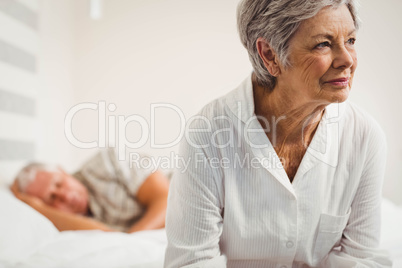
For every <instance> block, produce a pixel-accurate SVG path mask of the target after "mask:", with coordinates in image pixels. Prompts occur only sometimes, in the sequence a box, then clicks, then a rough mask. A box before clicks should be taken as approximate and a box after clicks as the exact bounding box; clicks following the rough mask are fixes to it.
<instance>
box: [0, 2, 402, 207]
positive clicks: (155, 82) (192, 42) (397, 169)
mask: <svg viewBox="0 0 402 268" xmlns="http://www.w3.org/2000/svg"><path fill="white" fill-rule="evenodd" d="M19 1H21V2H23V3H25V4H26V5H31V7H32V8H34V9H35V8H37V9H38V12H39V13H40V25H39V41H40V42H39V44H40V45H39V46H38V48H37V49H38V53H39V57H38V58H39V63H38V77H39V78H38V79H37V78H35V79H37V80H35V81H36V82H34V83H33V85H34V87H35V90H36V91H35V92H33V93H27V94H28V95H29V94H34V96H36V95H35V94H37V95H38V105H37V107H38V111H37V117H38V121H39V124H40V127H39V128H37V129H35V130H34V131H33V133H34V134H32V135H37V137H38V139H39V145H40V146H39V150H38V151H37V156H36V157H37V158H38V159H40V160H45V161H51V162H58V163H62V164H63V165H64V166H65V167H66V168H67V170H71V171H72V170H73V169H74V168H76V167H78V166H79V164H80V163H82V161H84V160H85V159H86V158H87V157H88V156H89V155H90V154H91V153H92V152H93V150H82V149H77V148H75V147H74V146H73V145H71V144H69V143H68V141H67V140H66V138H65V136H64V117H65V115H66V113H67V111H68V109H69V108H70V107H72V106H73V105H74V104H78V103H82V102H93V103H97V102H98V101H101V100H105V101H106V102H107V103H114V104H116V106H117V110H116V111H115V112H107V115H108V116H117V115H124V116H128V115H133V114H137V115H141V116H143V117H144V118H145V119H146V120H147V122H150V118H149V117H150V104H151V103H158V102H167V103H172V104H174V105H177V106H178V107H180V109H181V110H182V111H183V112H184V114H185V115H186V117H189V116H191V115H193V114H194V113H196V112H197V111H198V110H199V109H200V108H201V107H202V106H204V105H205V104H206V103H208V102H209V101H211V100H212V99H214V98H216V97H219V96H221V95H222V94H224V93H226V92H227V91H229V90H231V89H232V88H233V87H235V86H236V85H237V84H238V83H239V82H240V81H241V80H243V78H244V77H245V76H246V75H247V74H248V73H249V71H250V70H251V67H250V63H249V60H248V57H247V53H246V51H245V50H244V49H243V47H242V46H241V44H240V42H239V40H238V36H237V32H236V21H235V9H236V5H237V2H238V1H237V0H236V1H232V0H220V1H213V0H204V1H186V0H169V1H162V0H135V1H134V0H104V14H103V17H102V18H101V20H97V21H94V20H91V19H90V18H89V12H88V11H89V10H88V6H89V1H84V0H58V1H53V0H38V1H32V0H29V1H28V0H19ZM32 3H33V4H32ZM35 3H37V4H36V5H35ZM400 10H402V2H400V1H398V0H388V1H386V2H384V3H382V2H381V3H380V2H378V1H374V0H365V1H362V7H361V12H360V14H361V18H362V20H363V27H362V29H361V31H360V33H359V37H358V43H357V44H358V45H357V46H358V51H359V67H358V73H357V75H356V76H355V82H354V88H353V92H352V94H351V99H352V100H353V101H354V102H356V103H357V104H358V105H360V106H361V107H363V108H364V109H366V110H367V111H368V112H369V113H370V114H372V115H373V116H374V117H375V118H376V119H377V120H378V121H379V123H380V125H381V126H382V127H383V129H384V131H385V133H386V135H387V138H388V144H389V153H388V166H387V173H386V180H385V184H384V194H385V196H387V197H389V198H391V199H392V200H393V201H395V202H397V203H399V204H402V196H401V195H400V194H399V192H400V191H401V190H402V181H401V173H402V165H401V164H400V163H401V162H402V142H401V140H400V138H399V137H401V136H402V126H401V123H400V122H401V120H400V119H399V116H401V112H400V110H399V107H400V104H399V102H400V100H401V99H402V93H401V91H400V90H399V88H400V86H399V85H400V83H399V73H398V72H399V71H400V62H402V51H401V50H400V48H399V44H400V43H401V41H402V19H401V17H400V14H399V12H400ZM11 29H13V28H11V27H10V31H9V32H7V31H5V30H4V29H3V31H0V35H1V36H3V35H4V36H7V35H9V34H12V33H13V32H12V31H11ZM7 38H8V37H7ZM21 40H22V39H21ZM21 43H24V42H23V41H21ZM22 46H23V44H22ZM0 67H1V66H0ZM2 81H3V84H4V81H7V80H6V79H3V80H2ZM24 81H28V80H27V79H25V80H21V83H23V82H24ZM38 81H39V82H38ZM35 83H38V84H37V85H36V84H35ZM97 121H98V115H97V112H96V111H91V110H86V111H83V112H80V113H79V114H77V116H76V117H74V120H73V124H72V127H73V131H74V134H75V135H76V136H77V137H78V138H79V139H81V140H85V141H92V140H96V139H97V135H98V130H97V127H98V123H97ZM179 126H180V124H179V120H178V116H177V114H175V113H174V112H173V111H172V110H170V111H169V110H166V109H165V110H160V111H159V112H157V116H156V133H157V135H156V141H157V142H159V143H165V142H169V141H172V140H173V139H174V138H175V137H176V135H177V134H178V128H179ZM9 132H10V131H9ZM20 132H21V131H20ZM139 132H140V128H139V126H138V124H134V123H132V124H130V125H129V126H128V127H127V136H128V137H129V138H130V139H131V140H132V141H135V140H138V138H139ZM2 133H5V132H4V130H3V132H2ZM35 133H36V134H35ZM9 134H10V133H9ZM7 135H8V134H7ZM15 135H17V136H18V135H20V136H24V134H23V133H22V134H21V133H15ZM149 147H150V146H149V142H147V144H146V145H145V146H143V147H142V148H141V150H142V151H145V152H148V153H151V154H154V155H167V154H168V153H169V151H171V150H172V151H176V150H177V146H174V147H172V148H168V149H163V150H152V149H151V148H149ZM0 168H1V166H0ZM0 175H1V174H0Z"/></svg>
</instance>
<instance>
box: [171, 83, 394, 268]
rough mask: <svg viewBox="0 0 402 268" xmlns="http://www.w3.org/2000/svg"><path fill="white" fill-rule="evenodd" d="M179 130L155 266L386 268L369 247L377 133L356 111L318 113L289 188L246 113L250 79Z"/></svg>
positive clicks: (375, 208)
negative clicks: (159, 261)
mask: <svg viewBox="0 0 402 268" xmlns="http://www.w3.org/2000/svg"><path fill="white" fill-rule="evenodd" d="M187 123H188V124H187V129H186V135H185V137H186V138H185V139H184V140H183V141H182V144H181V149H180V156H181V157H183V159H184V161H188V163H189V165H188V166H184V165H183V167H182V168H179V169H178V170H176V172H175V174H174V176H173V179H172V182H171V186H170V192H169V199H168V211H167V217H166V231H167V237H168V247H167V250H166V257H165V267H183V266H186V267H233V268H234V267H239V268H240V267H241V268H248V267H250V268H251V267H264V268H269V267H277V268H285V267H287V268H290V267H293V268H294V267H325V268H327V267H334V268H335V267H336V268H338V267H391V266H392V263H391V261H390V260H389V259H388V255H387V254H386V252H384V251H382V250H379V249H378V248H377V247H378V245H379V240H380V215H381V211H380V205H381V189H382V182H383V175H384V169H385V158H386V141H385V136H384V134H383V132H382V130H381V129H380V127H379V126H378V124H377V123H376V122H375V121H374V120H373V119H372V118H371V117H369V116H368V115H367V114H365V113H364V112H362V111H361V110H360V109H358V108H357V107H356V106H354V105H352V104H351V103H349V102H344V103H341V104H331V105H329V106H327V107H326V108H325V112H324V115H323V118H322V119H321V121H320V123H319V125H318V128H317V130H316V133H315V134H314V137H313V139H312V141H311V143H310V145H309V147H308V149H307V151H306V153H305V155H304V157H303V159H302V162H301V164H300V166H299V168H298V170H297V173H296V175H295V177H294V180H293V183H291V182H290V180H289V178H288V176H287V174H286V172H285V170H284V168H283V167H282V165H281V162H280V160H279V158H278V156H277V154H276V152H275V150H274V149H273V147H272V144H271V142H270V141H269V139H268V138H267V135H266V134H265V132H264V130H263V129H262V127H261V125H260V123H259V122H258V120H257V118H256V115H255V114H254V101H253V89H252V82H251V75H250V76H249V77H248V78H247V79H246V80H245V81H244V82H243V83H242V84H241V85H240V86H239V87H238V88H237V89H235V90H234V91H232V92H230V93H229V94H227V95H226V96H224V97H222V98H219V99H217V100H215V101H213V102H212V103H210V104H208V105H207V106H206V107H204V109H203V110H202V111H201V112H200V113H199V114H198V116H197V117H193V118H192V119H191V120H190V121H188V122H187ZM271 127H272V126H271Z"/></svg>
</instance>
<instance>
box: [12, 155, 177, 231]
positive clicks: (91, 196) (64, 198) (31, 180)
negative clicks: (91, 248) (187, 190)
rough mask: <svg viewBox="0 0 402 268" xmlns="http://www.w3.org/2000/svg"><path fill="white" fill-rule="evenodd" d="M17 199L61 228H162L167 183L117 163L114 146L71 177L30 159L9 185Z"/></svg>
mask: <svg viewBox="0 0 402 268" xmlns="http://www.w3.org/2000/svg"><path fill="white" fill-rule="evenodd" d="M11 188H12V191H13V193H14V194H15V196H16V197H17V198H19V199H20V200H22V201H24V202H26V203H27V204H28V205H30V206H31V207H33V208H34V209H36V210H37V211H38V212H40V213H41V214H43V215H44V216H46V217H47V218H48V219H49V220H50V221H51V222H52V223H53V224H54V225H55V226H56V227H57V229H59V230H60V231H64V230H90V229H99V230H104V231H124V232H128V233H132V232H136V231H141V230H150V229H158V228H162V227H164V225H165V212H166V203H167V195H168V188H169V182H168V179H167V177H166V176H165V175H163V173H162V172H160V171H156V172H154V173H152V172H151V169H146V168H142V167H138V166H132V167H130V164H129V163H128V162H127V161H119V160H118V159H117V156H116V153H115V151H114V150H113V149H108V150H104V151H101V152H99V153H98V154H96V155H95V156H94V157H93V158H91V159H90V160H89V161H88V162H87V163H86V164H84V165H83V167H82V168H81V169H80V170H79V171H78V172H76V173H75V174H73V175H70V174H67V173H66V172H64V171H63V170H62V169H60V168H58V167H52V166H49V165H45V164H38V163H33V164H29V165H28V166H26V167H25V168H23V169H22V170H21V171H20V173H19V174H18V175H17V178H16V180H15V182H14V184H13V186H12V187H11Z"/></svg>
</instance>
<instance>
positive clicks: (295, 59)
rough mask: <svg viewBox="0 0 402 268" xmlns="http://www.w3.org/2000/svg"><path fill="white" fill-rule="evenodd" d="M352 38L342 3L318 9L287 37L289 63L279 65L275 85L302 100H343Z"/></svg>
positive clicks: (352, 58) (351, 68) (352, 66)
mask: <svg viewBox="0 0 402 268" xmlns="http://www.w3.org/2000/svg"><path fill="white" fill-rule="evenodd" d="M355 40H356V29H355V26H354V22H353V18H352V16H351V14H350V12H349V10H348V8H347V6H346V5H342V6H340V7H339V8H337V9H334V8H332V7H326V8H324V9H322V10H321V11H320V12H319V13H318V14H317V15H316V16H314V17H313V18H311V19H308V20H306V21H304V22H303V23H302V24H301V25H300V27H299V29H298V30H297V32H296V33H295V35H294V36H293V37H292V39H291V40H290V43H289V52H290V53H289V60H290V64H291V65H290V67H287V68H282V70H281V74H280V75H279V76H278V77H277V83H278V86H279V87H281V88H286V89H287V90H288V91H291V92H289V93H290V94H293V96H297V97H298V98H302V99H303V100H304V101H305V102H320V103H321V102H324V103H327V102H330V103H332V102H343V101H345V100H346V99H347V97H348V95H349V91H350V89H351V86H352V81H353V75H354V72H355V70H356V66H357V57H356V51H355V45H354V43H355ZM292 91H293V92H292Z"/></svg>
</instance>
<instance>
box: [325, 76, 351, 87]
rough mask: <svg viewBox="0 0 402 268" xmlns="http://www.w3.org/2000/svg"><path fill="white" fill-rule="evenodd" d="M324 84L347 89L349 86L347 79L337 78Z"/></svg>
mask: <svg viewBox="0 0 402 268" xmlns="http://www.w3.org/2000/svg"><path fill="white" fill-rule="evenodd" d="M326 84H331V85H333V86H340V87H347V86H348V85H349V78H338V79H334V80H331V81H328V82H326Z"/></svg>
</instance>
